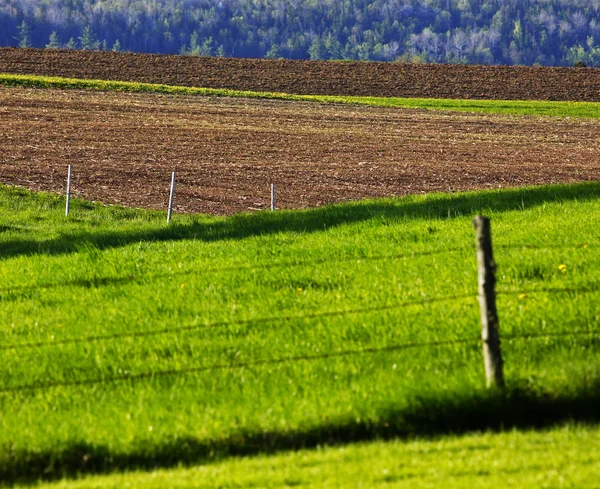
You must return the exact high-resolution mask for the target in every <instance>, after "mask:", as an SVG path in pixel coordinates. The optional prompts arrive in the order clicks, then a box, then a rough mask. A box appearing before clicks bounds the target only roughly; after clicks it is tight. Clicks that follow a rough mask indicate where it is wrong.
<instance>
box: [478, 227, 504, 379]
mask: <svg viewBox="0 0 600 489" xmlns="http://www.w3.org/2000/svg"><path fill="white" fill-rule="evenodd" d="M473 226H474V227H475V233H476V238H477V269H478V284H479V286H478V292H479V308H480V310H481V339H482V341H483V362H484V365H485V378H486V383H487V386H488V387H500V388H501V387H504V374H503V371H502V353H501V351H500V333H499V330H498V325H499V324H498V311H497V310H496V290H495V288H496V262H495V261H494V253H493V249H492V232H491V228H490V220H489V218H487V217H483V216H476V217H475V218H474V219H473Z"/></svg>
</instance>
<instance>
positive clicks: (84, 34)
mask: <svg viewBox="0 0 600 489" xmlns="http://www.w3.org/2000/svg"><path fill="white" fill-rule="evenodd" d="M78 39H79V42H80V43H81V49H83V50H84V51H97V50H98V49H100V42H99V41H96V38H95V37H94V34H93V33H92V29H91V28H90V26H89V25H86V26H85V27H84V28H83V31H81V36H79V38H78Z"/></svg>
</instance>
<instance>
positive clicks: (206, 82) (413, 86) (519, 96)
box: [0, 48, 600, 102]
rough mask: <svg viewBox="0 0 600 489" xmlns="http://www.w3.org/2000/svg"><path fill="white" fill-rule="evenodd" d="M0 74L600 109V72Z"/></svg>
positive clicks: (66, 66)
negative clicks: (598, 105) (569, 103)
mask: <svg viewBox="0 0 600 489" xmlns="http://www.w3.org/2000/svg"><path fill="white" fill-rule="evenodd" d="M0 73H17V74H23V75H43V76H61V77H71V78H86V79H100V80H116V81H135V82H146V83H163V84H166V85H182V86H192V87H205V88H230V89H233V90H251V91H259V92H260V91H263V92H264V91H266V92H285V93H295V94H321V95H366V96H377V97H424V98H458V99H490V100H577V101H588V102H594V101H600V69H597V68H554V67H527V66H468V65H450V64H448V65H440V64H438V65H436V64H422V65H421V64H404V63H365V62H347V61H344V62H338V61H299V60H266V59H239V58H208V57H199V56H165V55H153V54H139V53H112V52H102V51H73V50H71V51H60V50H54V49H11V48H0Z"/></svg>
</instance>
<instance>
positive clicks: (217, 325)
mask: <svg viewBox="0 0 600 489" xmlns="http://www.w3.org/2000/svg"><path fill="white" fill-rule="evenodd" d="M475 297H476V295H474V294H464V295H456V296H451V297H435V298H431V299H422V300H418V301H407V302H401V303H398V304H391V305H388V306H373V307H363V308H358V309H344V310H339V311H326V312H316V313H312V314H303V315H298V316H293V315H291V316H274V317H267V318H256V319H243V320H239V321H215V322H212V323H208V324H195V325H188V326H180V327H175V328H163V329H156V330H151V331H132V332H124V333H114V334H106V335H95V336H85V337H80V338H66V339H64V340H57V341H40V342H36V343H16V344H12V345H0V351H2V350H23V349H35V348H43V347H53V346H59V345H68V344H75V343H87V342H97V341H108V340H114V339H122V338H143V337H147V336H158V335H165V334H173V333H181V332H188V331H196V330H203V329H215V328H226V327H231V326H251V325H259V324H268V323H275V322H285V321H301V320H303V319H318V318H326V317H335V316H347V315H353V314H367V313H370V312H379V311H391V310H394V309H402V308H405V307H410V306H420V305H427V304H435V303H440V302H453V301H458V300H462V299H469V298H471V299H474V298H475Z"/></svg>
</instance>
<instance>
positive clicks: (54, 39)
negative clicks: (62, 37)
mask: <svg viewBox="0 0 600 489" xmlns="http://www.w3.org/2000/svg"><path fill="white" fill-rule="evenodd" d="M59 48H60V42H59V39H58V34H57V33H56V31H52V33H51V34H50V39H49V42H48V44H46V49H59Z"/></svg>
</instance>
